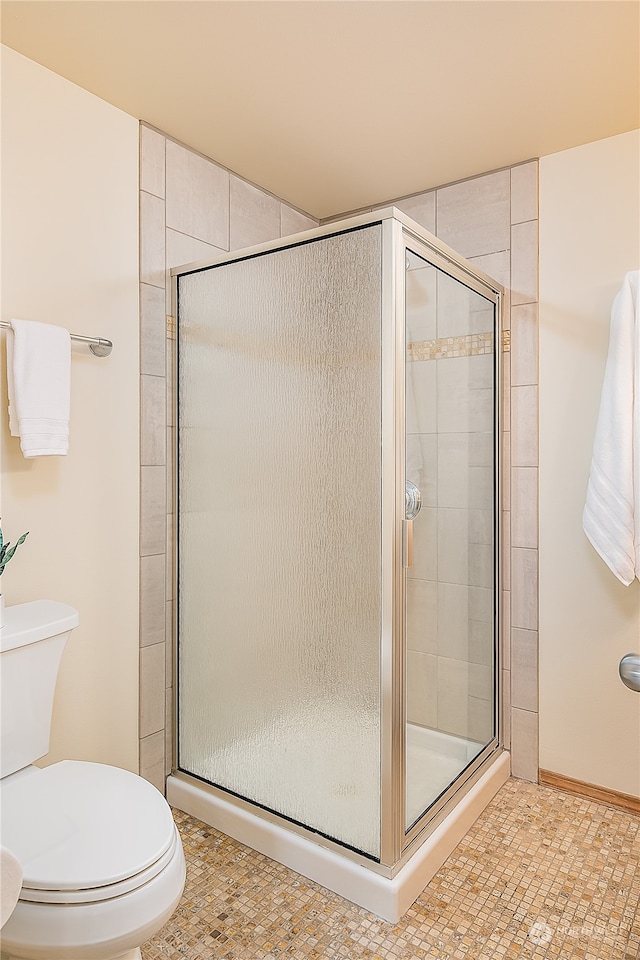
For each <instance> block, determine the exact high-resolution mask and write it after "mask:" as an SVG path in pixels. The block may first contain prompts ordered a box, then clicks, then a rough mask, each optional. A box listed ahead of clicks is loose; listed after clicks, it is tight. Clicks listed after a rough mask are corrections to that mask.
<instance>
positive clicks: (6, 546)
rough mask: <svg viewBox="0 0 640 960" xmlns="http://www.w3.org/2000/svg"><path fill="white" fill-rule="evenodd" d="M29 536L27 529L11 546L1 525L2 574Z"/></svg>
mask: <svg viewBox="0 0 640 960" xmlns="http://www.w3.org/2000/svg"><path fill="white" fill-rule="evenodd" d="M28 536H29V531H28V530H27V532H26V533H23V534H22V536H21V537H19V538H18V539H17V540H16V542H15V543H14V545H13V546H11V543H10V541H9V540H7V541H6V543H5V540H4V537H3V535H2V526H0V576H2V574H3V573H4V568H5V567H6V565H7V564H8V563H9V560H11V558H12V557H13V555H14V553H15V552H16V550H17V549H18V547H19V546H20V544H21V543H24V542H25V540H26V539H27V537H28ZM3 626H4V595H3V593H2V591H1V590H0V627H3Z"/></svg>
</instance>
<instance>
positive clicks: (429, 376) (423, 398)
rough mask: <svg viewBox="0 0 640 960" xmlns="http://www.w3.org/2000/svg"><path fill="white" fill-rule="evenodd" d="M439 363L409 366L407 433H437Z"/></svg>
mask: <svg viewBox="0 0 640 960" xmlns="http://www.w3.org/2000/svg"><path fill="white" fill-rule="evenodd" d="M437 362H438V361H436V362H434V361H433V360H413V361H412V362H411V363H408V364H407V407H406V421H407V433H422V434H424V433H431V434H435V433H436V430H437V419H436V399H437Z"/></svg>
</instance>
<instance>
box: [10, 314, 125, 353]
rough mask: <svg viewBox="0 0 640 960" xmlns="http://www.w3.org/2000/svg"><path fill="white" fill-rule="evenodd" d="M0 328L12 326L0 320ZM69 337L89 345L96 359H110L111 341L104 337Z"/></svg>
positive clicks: (72, 334) (75, 334)
mask: <svg viewBox="0 0 640 960" xmlns="http://www.w3.org/2000/svg"><path fill="white" fill-rule="evenodd" d="M0 327H11V324H10V323H9V321H8V320H0ZM69 336H70V337H71V339H72V340H78V341H79V342H80V343H88V344H89V350H91V353H92V354H93V355H94V356H95V357H108V356H109V354H110V353H111V351H112V350H113V344H112V342H111V340H105V339H104V338H103V337H83V336H81V335H80V334H79V333H71V334H69Z"/></svg>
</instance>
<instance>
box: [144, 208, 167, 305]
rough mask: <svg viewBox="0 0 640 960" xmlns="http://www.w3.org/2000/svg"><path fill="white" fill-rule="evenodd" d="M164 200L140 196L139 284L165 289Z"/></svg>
mask: <svg viewBox="0 0 640 960" xmlns="http://www.w3.org/2000/svg"><path fill="white" fill-rule="evenodd" d="M164 213H165V211H164V200H160V199H159V198H158V197H154V196H152V195H151V194H150V193H141V194H140V282H141V283H150V284H152V286H154V287H162V289H163V290H164V287H165V266H164V249H165V238H164Z"/></svg>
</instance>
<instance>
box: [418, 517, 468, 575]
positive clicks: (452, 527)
mask: <svg viewBox="0 0 640 960" xmlns="http://www.w3.org/2000/svg"><path fill="white" fill-rule="evenodd" d="M437 515H438V518H437V519H438V541H437V542H438V556H437V570H438V580H439V581H440V582H442V583H444V582H446V583H455V584H463V585H464V586H468V585H469V583H470V580H469V549H470V548H469V511H468V510H465V509H463V508H461V509H444V508H441V509H439V510H438V511H437ZM414 549H415V526H414ZM431 549H432V550H433V547H431ZM434 579H435V578H434ZM479 586H481V584H479Z"/></svg>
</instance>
